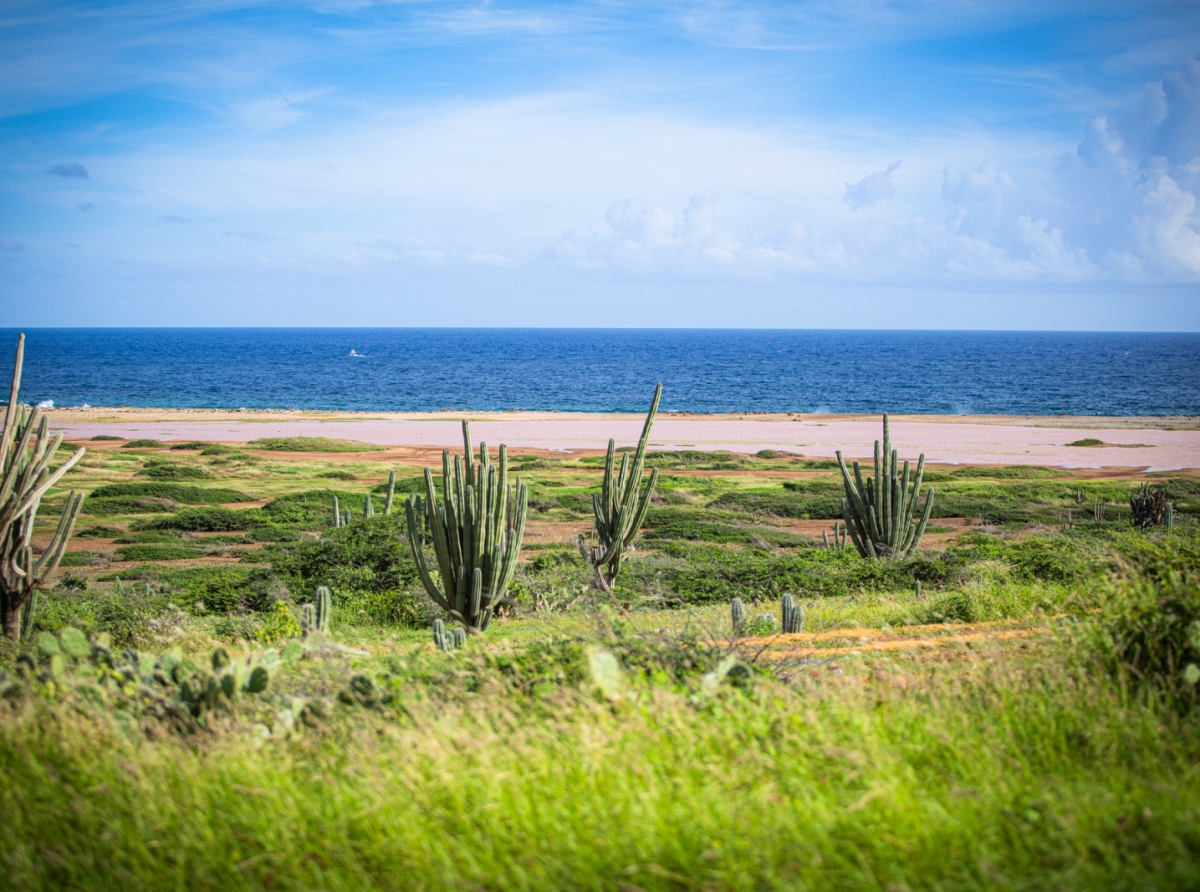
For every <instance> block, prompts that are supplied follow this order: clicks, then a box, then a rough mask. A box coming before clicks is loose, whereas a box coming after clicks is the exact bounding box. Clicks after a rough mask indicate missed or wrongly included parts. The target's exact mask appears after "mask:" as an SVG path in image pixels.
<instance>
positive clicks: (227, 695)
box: [0, 628, 279, 730]
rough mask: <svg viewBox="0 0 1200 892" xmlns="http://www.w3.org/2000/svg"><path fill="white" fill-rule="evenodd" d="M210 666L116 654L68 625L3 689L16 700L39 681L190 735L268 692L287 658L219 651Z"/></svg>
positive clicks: (41, 641) (23, 661)
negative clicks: (25, 685) (218, 713)
mask: <svg viewBox="0 0 1200 892" xmlns="http://www.w3.org/2000/svg"><path fill="white" fill-rule="evenodd" d="M207 662H208V665H207V666H202V665H198V664H197V663H196V662H194V661H193V660H191V659H189V658H187V657H184V656H183V655H181V654H180V653H179V652H177V651H172V652H170V653H166V654H162V655H160V656H155V655H153V654H143V653H139V652H138V651H136V650H132V649H126V650H121V651H114V650H113V649H112V648H111V647H110V646H109V640H108V638H107V636H104V635H100V636H96V637H95V638H94V639H92V640H90V641H89V640H88V638H87V637H86V636H85V635H84V634H83V633H82V632H80V631H79V630H78V629H75V628H66V629H64V630H63V631H62V632H61V634H60V635H58V636H57V637H56V636H54V635H51V634H50V633H48V632H42V633H41V634H40V635H38V637H37V646H36V647H35V648H34V649H33V650H31V651H29V652H27V653H24V654H22V655H21V656H20V657H19V658H18V660H17V671H18V675H19V679H17V680H12V679H8V678H7V677H4V678H0V688H2V689H3V694H4V696H13V695H14V694H16V693H17V692H18V686H19V685H20V684H21V683H22V682H30V681H32V682H36V683H40V684H41V685H43V686H44V688H45V689H46V690H47V691H48V692H50V693H53V694H55V695H58V694H64V695H65V694H68V693H74V694H77V695H79V696H81V697H83V698H84V699H85V700H87V701H88V702H89V703H91V704H92V705H94V706H99V707H101V708H104V709H107V710H109V711H111V712H113V713H114V716H115V717H117V718H123V719H125V720H127V721H130V722H132V721H133V720H134V717H135V716H137V715H147V716H149V717H152V718H159V719H166V720H172V721H174V722H175V723H177V724H179V725H180V726H181V727H185V728H187V729H189V730H190V729H194V728H195V727H196V726H197V725H198V726H204V725H205V724H206V716H207V715H208V714H209V713H211V712H213V711H215V710H220V709H225V710H228V709H229V708H231V707H232V706H233V704H235V703H236V702H237V701H238V700H239V698H240V697H241V696H243V695H247V694H249V695H257V694H261V693H263V692H264V691H265V690H266V689H267V687H268V685H269V684H270V680H271V675H272V673H273V672H274V671H275V669H276V667H277V666H278V665H279V657H278V654H277V653H276V652H275V651H274V650H268V651H265V652H263V653H261V654H257V655H252V656H247V657H241V658H236V659H235V658H231V657H230V655H229V653H228V651H226V650H225V649H224V648H220V647H219V648H217V649H216V650H214V651H213V652H212V655H211V657H210V659H209V660H208V661H207Z"/></svg>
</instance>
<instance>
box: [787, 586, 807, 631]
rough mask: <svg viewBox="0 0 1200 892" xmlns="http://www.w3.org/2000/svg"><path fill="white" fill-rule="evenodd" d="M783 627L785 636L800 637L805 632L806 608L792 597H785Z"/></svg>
mask: <svg viewBox="0 0 1200 892" xmlns="http://www.w3.org/2000/svg"><path fill="white" fill-rule="evenodd" d="M781 612H782V620H783V622H782V623H781V627H782V628H783V634H785V635H799V634H800V633H801V632H803V631H804V608H803V607H801V606H800V605H799V604H797V603H796V599H795V598H793V597H792V596H791V595H784V596H783V605H782V611H781Z"/></svg>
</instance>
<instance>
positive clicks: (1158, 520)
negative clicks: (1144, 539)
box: [1129, 483, 1175, 530]
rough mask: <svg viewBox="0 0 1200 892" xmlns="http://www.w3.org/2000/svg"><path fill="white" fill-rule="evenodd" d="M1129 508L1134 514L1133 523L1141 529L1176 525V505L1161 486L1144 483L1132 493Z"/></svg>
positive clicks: (1169, 527)
mask: <svg viewBox="0 0 1200 892" xmlns="http://www.w3.org/2000/svg"><path fill="white" fill-rule="evenodd" d="M1129 510H1130V512H1131V513H1132V515H1133V525H1134V526H1135V527H1138V528H1139V529H1142V530H1148V529H1149V528H1150V527H1156V526H1165V527H1167V528H1168V529H1171V528H1172V527H1174V526H1175V506H1174V505H1173V504H1172V503H1171V500H1170V499H1169V498H1168V497H1167V491H1166V490H1165V489H1163V488H1162V487H1161V486H1151V485H1150V484H1149V483H1143V484H1142V485H1141V486H1140V487H1138V488H1137V489H1136V490H1134V492H1133V494H1132V495H1130V497H1129Z"/></svg>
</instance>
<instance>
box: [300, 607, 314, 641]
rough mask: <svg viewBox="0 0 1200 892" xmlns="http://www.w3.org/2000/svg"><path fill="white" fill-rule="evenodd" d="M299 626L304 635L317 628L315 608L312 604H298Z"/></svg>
mask: <svg viewBox="0 0 1200 892" xmlns="http://www.w3.org/2000/svg"><path fill="white" fill-rule="evenodd" d="M300 628H301V629H302V630H303V632H304V634H305V635H308V634H311V633H313V632H315V631H316V630H317V608H316V605H314V604H301V605H300Z"/></svg>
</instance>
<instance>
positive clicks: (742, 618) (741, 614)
mask: <svg viewBox="0 0 1200 892" xmlns="http://www.w3.org/2000/svg"><path fill="white" fill-rule="evenodd" d="M729 612H730V614H731V616H732V618H733V634H735V635H740V634H741V633H742V629H744V628H745V627H746V605H745V604H744V603H743V602H742V599H741V598H734V599H733V600H732V601H730V602H729Z"/></svg>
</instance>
